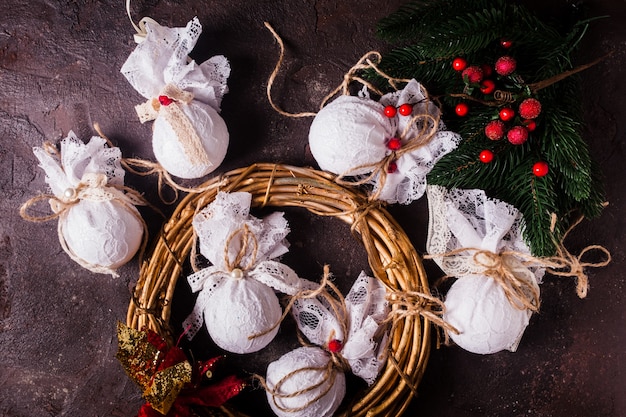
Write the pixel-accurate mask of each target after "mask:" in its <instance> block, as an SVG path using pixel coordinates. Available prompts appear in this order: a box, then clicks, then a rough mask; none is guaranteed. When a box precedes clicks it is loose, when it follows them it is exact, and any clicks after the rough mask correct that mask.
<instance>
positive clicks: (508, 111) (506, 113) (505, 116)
mask: <svg viewBox="0 0 626 417" xmlns="http://www.w3.org/2000/svg"><path fill="white" fill-rule="evenodd" d="M499 114H500V119H501V120H504V121H505V122H508V121H509V120H511V119H513V118H514V117H515V110H513V109H512V108H510V107H505V108H503V109H502V110H500V113H499Z"/></svg>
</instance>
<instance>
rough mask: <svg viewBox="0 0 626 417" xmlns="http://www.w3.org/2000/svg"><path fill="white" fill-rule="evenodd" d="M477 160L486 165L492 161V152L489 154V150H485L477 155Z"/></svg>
mask: <svg viewBox="0 0 626 417" xmlns="http://www.w3.org/2000/svg"><path fill="white" fill-rule="evenodd" d="M478 159H480V162H483V163H485V164H488V163H489V162H491V161H493V152H491V151H490V150H489V149H485V150H484V151H482V152H481V153H480V154H479V155H478Z"/></svg>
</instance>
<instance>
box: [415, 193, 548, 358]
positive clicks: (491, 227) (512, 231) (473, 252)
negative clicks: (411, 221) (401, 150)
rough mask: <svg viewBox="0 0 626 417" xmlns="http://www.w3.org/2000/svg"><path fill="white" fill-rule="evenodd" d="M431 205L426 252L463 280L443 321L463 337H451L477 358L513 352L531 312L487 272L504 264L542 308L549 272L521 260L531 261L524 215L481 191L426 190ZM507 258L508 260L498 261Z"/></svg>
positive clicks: (452, 292)
mask: <svg viewBox="0 0 626 417" xmlns="http://www.w3.org/2000/svg"><path fill="white" fill-rule="evenodd" d="M428 202H429V211H430V217H429V219H430V221H429V230H428V241H427V251H428V252H429V253H430V254H431V256H433V257H434V260H435V261H436V262H437V263H438V264H439V266H440V267H441V268H442V270H443V271H444V273H445V274H446V275H448V276H451V277H457V278H459V279H458V280H457V281H456V282H454V284H453V285H452V287H451V288H450V290H449V291H448V294H447V295H446V300H445V306H446V312H445V314H444V317H443V318H444V320H445V321H446V322H447V323H448V324H450V325H452V326H454V327H455V328H456V329H457V330H458V331H459V334H455V333H453V332H452V333H451V334H450V337H451V338H452V340H453V341H454V342H455V343H456V344H458V345H459V346H460V347H462V348H463V349H466V350H468V351H470V352H474V353H479V354H490V353H495V352H498V351H501V350H510V351H515V350H516V349H517V346H518V344H519V341H520V339H521V337H522V334H523V332H524V330H525V329H526V327H527V325H528V322H529V319H530V316H531V315H532V311H531V310H530V309H528V308H525V307H524V306H522V305H521V303H520V302H519V301H515V300H513V301H512V300H510V299H509V298H508V297H507V295H506V293H505V290H504V289H503V287H502V286H501V285H499V284H498V283H497V282H496V280H495V279H494V278H493V277H492V276H488V275H487V274H486V270H487V269H488V268H490V267H491V264H493V261H492V259H500V260H501V262H502V263H503V266H504V267H505V268H507V269H508V271H510V272H511V273H512V274H513V275H514V276H515V277H516V279H517V280H519V283H521V284H523V288H524V294H523V295H524V296H526V297H527V298H528V299H529V300H531V301H532V302H537V303H538V301H539V300H538V299H536V300H535V299H534V298H535V297H536V298H538V295H539V286H538V283H540V280H541V278H542V277H543V274H544V272H545V270H544V269H543V268H537V267H533V266H529V265H527V264H524V261H525V259H523V258H520V256H521V255H524V254H528V255H530V251H529V249H528V247H527V246H526V244H525V243H524V241H523V238H522V234H521V227H522V217H521V214H520V213H519V212H518V211H517V210H516V209H515V208H514V207H513V206H511V205H509V204H507V203H504V202H502V201H499V200H496V199H492V198H488V197H487V196H486V195H485V193H484V191H482V190H459V189H452V190H446V189H445V188H443V187H439V186H428ZM465 248H467V250H463V249H465ZM470 248H471V249H470ZM450 252H455V253H454V254H450ZM503 253H508V255H502V256H500V257H498V256H496V255H498V254H503ZM444 254H449V255H446V256H441V255H444ZM514 304H515V305H514Z"/></svg>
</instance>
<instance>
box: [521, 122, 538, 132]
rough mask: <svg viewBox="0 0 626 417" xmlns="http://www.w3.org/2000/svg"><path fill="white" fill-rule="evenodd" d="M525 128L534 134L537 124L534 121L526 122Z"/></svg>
mask: <svg viewBox="0 0 626 417" xmlns="http://www.w3.org/2000/svg"><path fill="white" fill-rule="evenodd" d="M524 126H526V129H528V131H529V132H532V131H534V130H535V129H536V128H537V123H536V122H535V121H534V120H524Z"/></svg>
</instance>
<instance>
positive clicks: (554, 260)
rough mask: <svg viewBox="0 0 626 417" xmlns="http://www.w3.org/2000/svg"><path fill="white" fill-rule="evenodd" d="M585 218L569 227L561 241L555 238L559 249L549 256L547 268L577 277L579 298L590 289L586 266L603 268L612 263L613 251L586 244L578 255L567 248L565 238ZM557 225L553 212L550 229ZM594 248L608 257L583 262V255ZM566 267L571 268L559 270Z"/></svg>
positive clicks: (559, 273)
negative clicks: (554, 254) (552, 255)
mask: <svg viewBox="0 0 626 417" xmlns="http://www.w3.org/2000/svg"><path fill="white" fill-rule="evenodd" d="M583 219H584V217H583V216H580V217H579V218H578V219H577V220H576V221H575V222H574V223H573V224H572V225H571V226H570V227H569V229H567V231H566V232H565V233H564V234H563V237H562V238H561V241H560V242H557V241H556V239H555V241H554V243H555V246H556V249H557V255H556V256H554V257H551V258H548V260H549V261H550V262H551V265H548V266H547V268H546V270H547V271H548V272H549V273H551V274H552V275H555V276H560V277H574V278H576V294H577V295H578V297H579V298H585V297H586V296H587V292H588V290H589V277H588V276H587V274H586V273H585V268H586V267H591V268H601V267H604V266H607V265H608V264H609V263H611V252H609V251H608V249H606V248H605V247H604V246H600V245H589V246H586V247H585V248H583V249H582V250H581V251H580V253H579V254H578V255H577V256H576V255H573V254H572V253H570V252H569V251H568V250H567V248H565V245H564V244H563V242H564V241H565V238H566V237H567V235H569V233H570V232H571V231H572V230H574V228H575V227H576V226H578V225H579V224H580V222H582V221H583ZM555 225H556V214H553V215H552V224H551V226H550V229H551V230H552V231H554V228H555ZM593 250H598V251H600V252H602V253H603V254H604V255H605V256H606V259H605V260H604V261H600V262H583V261H582V258H583V256H585V254H587V253H588V252H591V251H593ZM564 268H568V269H569V270H565V271H562V270H559V269H564Z"/></svg>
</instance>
